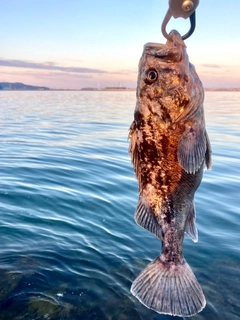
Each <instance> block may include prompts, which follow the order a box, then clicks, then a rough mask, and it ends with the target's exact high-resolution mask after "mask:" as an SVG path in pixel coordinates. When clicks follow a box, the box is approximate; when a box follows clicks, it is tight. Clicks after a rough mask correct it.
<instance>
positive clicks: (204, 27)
mask: <svg viewBox="0 0 240 320" xmlns="http://www.w3.org/2000/svg"><path fill="white" fill-rule="evenodd" d="M167 9H168V0H138V1H137V0H121V1H120V0H41V1H40V0H7V1H6V0H0V82H2V81H7V82H23V83H25V84H30V85H39V86H47V87H50V88H53V89H54V88H59V89H79V88H83V87H98V88H99V87H106V86H119V85H121V86H125V87H130V88H135V87H136V80H137V72H138V62H139V58H140V56H141V54H142V50H143V45H144V44H145V43H147V42H158V43H165V42H166V39H165V38H164V37H163V35H162V34H161V24H162V21H163V19H164V16H165V13H166V12H167ZM196 19H197V25H196V30H195V32H194V33H193V35H192V36H191V37H190V38H189V39H187V40H186V41H185V43H186V45H187V52H188V55H189V60H190V61H191V63H193V64H194V65H195V67H196V70H197V72H198V74H199V76H200V79H201V80H202V82H203V85H204V87H206V88H211V87H218V88H232V87H235V88H236V87H237V88H240V0H231V1H226V0H200V3H199V6H198V8H197V10H196ZM189 26H190V23H189V19H187V20H185V19H183V18H179V19H174V18H172V19H171V21H170V22H169V24H168V26H167V31H168V32H169V31H170V30H172V29H176V30H178V31H179V32H180V33H181V34H185V33H186V32H187V31H188V30H189Z"/></svg>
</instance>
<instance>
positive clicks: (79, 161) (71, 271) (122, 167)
mask: <svg viewBox="0 0 240 320" xmlns="http://www.w3.org/2000/svg"><path fill="white" fill-rule="evenodd" d="M0 94H1V101H0V124H1V131H0V141H1V146H2V148H1V149H0V162H1V189H0V218H1V220H0V221H1V223H0V241H1V254H0V319H13V320H15V319H16V320H18V319H26V320H30V319H31V320H32V319H53V320H60V319H71V320H75V319H84V320H85V319H91V320H92V319H96V320H99V319H101V320H102V319H111V320H114V319H116V320H122V319H131V320H132V319H133V320H135V319H136V320H140V319H144V320H145V319H149V320H164V319H166V320H167V319H171V318H173V317H169V316H165V315H159V314H157V313H155V312H153V311H151V310H148V309H147V308H145V307H144V306H142V305H141V304H140V303H139V302H138V301H137V300H136V299H135V298H134V297H133V296H132V295H131V294H130V292H129V289H130V286H131V283H132V281H133V280H134V279H135V278H136V276H137V274H138V273H139V272H140V271H141V270H142V269H143V268H144V267H145V266H146V264H147V263H149V262H150V261H152V260H153V258H155V257H156V256H157V255H158V254H159V252H160V248H161V243H160V242H159V241H158V240H157V239H156V238H155V237H154V236H152V235H151V234H150V233H148V232H146V231H144V230H142V229H141V228H139V227H138V226H137V225H136V224H135V222H134V219H133V212H134V209H135V206H136V203H137V198H138V187H137V182H136V180H135V177H134V174H133V169H132V166H131V163H130V159H129V157H128V141H127V135H128V128H129V126H130V124H131V122H132V119H133V111H134V107H135V93H134V92H1V93H0ZM239 102H240V93H238V92H206V98H205V114H206V122H207V128H208V133H209V136H210V139H211V143H212V147H213V170H212V171H208V172H205V174H204V178H203V181H202V184H201V186H200V188H199V189H198V191H197V193H196V207H197V226H198V230H199V242H198V243H193V242H192V241H191V240H190V239H188V238H186V239H185V240H184V255H185V257H186V259H187V261H188V262H189V264H190V265H191V267H192V269H193V271H194V273H195V274H196V276H197V278H198V280H199V282H200V284H201V286H202V288H203V290H204V293H205V296H206V299H207V306H206V308H205V309H204V310H203V311H202V312H201V313H200V314H198V315H196V316H195V317H193V318H194V319H202V320H203V319H204V320H208V319H211V320H212V319H234V320H235V319H239V315H240V303H239V297H240V283H239V281H240V260H239V255H240V248H239V246H238V243H239V241H240V235H239V221H240V220H239V218H240V217H239V216H240V212H239V205H240V203H239V195H238V190H239V172H240V161H239V155H240V134H239V133H240V131H239V124H240V115H239ZM173 319H175V318H173Z"/></svg>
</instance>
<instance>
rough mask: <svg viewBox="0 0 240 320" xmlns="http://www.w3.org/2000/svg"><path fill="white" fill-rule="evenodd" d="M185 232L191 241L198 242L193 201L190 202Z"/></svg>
mask: <svg viewBox="0 0 240 320" xmlns="http://www.w3.org/2000/svg"><path fill="white" fill-rule="evenodd" d="M185 232H186V234H187V235H188V236H189V237H190V238H191V239H192V241H193V242H198V231H197V228H196V209H195V204H194V201H193V202H192V204H191V207H190V210H189V213H188V218H187V223H186V226H185Z"/></svg>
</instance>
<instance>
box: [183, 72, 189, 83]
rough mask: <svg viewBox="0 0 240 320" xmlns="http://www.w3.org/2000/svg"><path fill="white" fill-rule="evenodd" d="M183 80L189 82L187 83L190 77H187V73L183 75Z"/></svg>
mask: <svg viewBox="0 0 240 320" xmlns="http://www.w3.org/2000/svg"><path fill="white" fill-rule="evenodd" d="M184 80H185V81H186V82H189V81H190V77H189V75H188V74H187V73H186V74H185V75H184Z"/></svg>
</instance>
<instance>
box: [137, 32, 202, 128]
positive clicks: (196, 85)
mask: <svg viewBox="0 0 240 320" xmlns="http://www.w3.org/2000/svg"><path fill="white" fill-rule="evenodd" d="M170 36H171V40H168V41H167V43H166V44H159V43H151V42H150V43H147V44H146V45H145V46H144V50H143V54H142V57H141V59H140V62H139V73H138V84H137V108H138V111H140V112H141V113H143V114H146V116H149V113H150V114H153V115H154V116H155V118H158V119H159V120H160V121H161V122H163V123H165V124H166V125H172V124H174V123H176V122H178V121H180V120H183V119H184V118H186V117H187V116H188V115H189V114H196V112H197V111H198V110H197V109H198V108H199V106H200V105H201V103H202V102H203V94H204V93H203V92H204V91H203V87H202V83H201V81H200V79H199V77H198V75H197V73H196V71H195V68H194V66H193V65H192V64H191V63H189V59H188V55H187V52H186V46H185V44H184V41H183V40H182V38H181V35H180V34H179V33H178V32H177V31H175V30H173V31H172V32H171V33H170ZM193 109H194V110H193Z"/></svg>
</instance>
